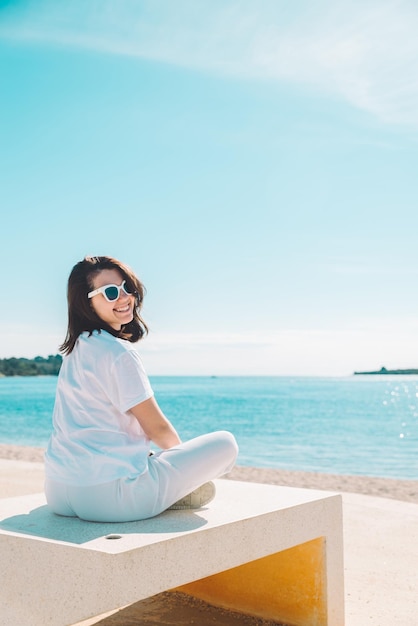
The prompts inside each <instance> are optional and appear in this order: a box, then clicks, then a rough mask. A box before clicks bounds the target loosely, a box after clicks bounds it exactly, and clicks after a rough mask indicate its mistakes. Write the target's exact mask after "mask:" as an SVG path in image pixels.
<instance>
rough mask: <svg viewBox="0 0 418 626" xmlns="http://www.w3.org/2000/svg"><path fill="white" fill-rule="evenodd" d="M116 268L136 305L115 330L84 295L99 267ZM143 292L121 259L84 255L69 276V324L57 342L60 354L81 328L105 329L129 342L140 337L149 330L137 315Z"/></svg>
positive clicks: (71, 345)
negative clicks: (59, 343)
mask: <svg viewBox="0 0 418 626" xmlns="http://www.w3.org/2000/svg"><path fill="white" fill-rule="evenodd" d="M113 269H115V270H118V272H120V273H121V274H122V276H123V278H124V279H125V280H126V284H127V286H128V287H129V289H130V290H131V291H132V293H134V294H135V298H136V302H135V304H136V307H135V308H134V316H133V319H132V321H131V322H129V324H125V325H123V326H122V328H121V330H120V331H116V330H115V329H114V328H112V327H111V326H110V325H109V324H106V322H104V321H103V320H102V319H100V317H99V316H98V315H97V313H96V312H95V311H94V309H93V307H92V306H91V303H90V300H89V299H88V297H87V294H88V293H89V291H91V290H92V289H93V288H94V286H93V277H94V276H95V275H96V274H98V273H99V272H101V271H102V270H113ZM144 295H145V287H144V286H143V284H142V283H141V281H140V280H139V279H138V278H137V276H135V274H134V273H133V271H132V270H131V269H130V268H129V267H128V266H127V265H125V264H124V263H121V262H120V261H117V260H116V259H113V258H112V257H108V256H93V257H89V256H88V257H85V258H84V259H83V260H82V261H80V262H79V263H77V264H76V265H74V267H73V269H72V270H71V274H70V276H69V278H68V288H67V301H68V327H67V335H66V337H65V341H64V343H63V344H62V345H61V346H60V348H59V349H60V351H61V352H62V353H63V354H70V352H72V350H73V349H74V346H75V344H76V341H77V339H78V338H79V336H80V335H81V333H82V332H84V331H87V332H89V333H90V335H91V334H92V332H93V331H94V330H98V331H99V332H100V331H101V330H106V331H107V332H108V333H111V334H112V335H114V336H115V337H120V338H121V339H127V340H128V341H131V342H132V343H135V342H136V341H139V340H140V339H142V337H143V336H144V335H145V334H146V333H147V332H148V327H147V325H146V324H145V322H144V320H143V319H142V318H141V317H140V311H141V307H142V301H143V298H144Z"/></svg>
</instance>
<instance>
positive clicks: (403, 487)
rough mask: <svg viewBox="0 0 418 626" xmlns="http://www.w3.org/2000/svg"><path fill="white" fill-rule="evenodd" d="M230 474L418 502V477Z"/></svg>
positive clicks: (18, 449)
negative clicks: (415, 478) (408, 478)
mask: <svg viewBox="0 0 418 626" xmlns="http://www.w3.org/2000/svg"><path fill="white" fill-rule="evenodd" d="M0 459H5V460H10V461H24V462H30V463H43V460H44V450H43V448H36V447H30V446H16V445H12V444H2V443H0ZM226 478H228V479H229V480H242V481H247V482H258V483H268V484H271V485H283V486H286V487H299V488H303V489H319V490H324V491H337V492H345V493H358V494H363V495H369V496H377V497H382V498H390V499H394V500H402V501H404V502H414V503H415V504H418V480H403V479H395V478H383V477H377V476H360V475H356V476H353V475H350V476H348V475H340V474H325V473H319V472H318V473H316V472H302V471H294V470H284V469H273V468H263V467H243V466H236V467H234V469H233V470H232V471H231V472H230V473H229V474H228V476H227V477H226Z"/></svg>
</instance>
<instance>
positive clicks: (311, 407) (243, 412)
mask: <svg viewBox="0 0 418 626" xmlns="http://www.w3.org/2000/svg"><path fill="white" fill-rule="evenodd" d="M56 380H57V379H56V378H55V377H49V376H45V377H28V378H26V377H25V378H20V377H16V378H0V443H11V444H16V445H29V446H42V447H44V446H45V445H46V443H47V440H48V436H49V433H50V429H51V414H52V409H53V404H54V393H55V385H56ZM151 382H152V385H153V388H154V391H155V395H156V397H157V400H158V402H159V404H160V406H161V407H162V409H163V411H164V412H165V414H166V415H167V417H168V418H169V419H170V420H171V421H172V422H173V423H174V425H175V427H176V428H177V430H178V431H179V433H180V436H181V437H182V439H188V438H190V437H194V436H196V435H199V434H202V433H205V432H208V431H211V430H218V429H227V430H230V431H231V432H233V433H234V434H235V436H236V438H237V440H238V443H239V446H240V455H239V459H238V464H239V465H247V466H249V465H251V466H256V467H270V468H280V469H290V470H303V471H317V472H329V473H336V474H360V475H366V476H367V475H368V476H386V477H393V478H406V479H418V377H416V376H352V377H347V378H314V377H312V378H304V377H175V376H173V377H160V376H157V377H151Z"/></svg>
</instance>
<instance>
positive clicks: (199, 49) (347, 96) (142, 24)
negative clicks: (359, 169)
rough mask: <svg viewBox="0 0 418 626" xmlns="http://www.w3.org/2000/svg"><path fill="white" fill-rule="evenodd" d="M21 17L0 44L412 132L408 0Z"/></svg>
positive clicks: (148, 6)
mask: <svg viewBox="0 0 418 626" xmlns="http://www.w3.org/2000/svg"><path fill="white" fill-rule="evenodd" d="M11 6H12V5H11ZM17 7H18V9H16V11H13V10H10V11H9V12H7V10H6V11H5V12H4V13H3V19H2V25H1V26H0V36H3V37H12V38H15V39H17V38H18V39H22V40H33V41H44V42H50V43H54V44H59V45H64V46H74V47H84V48H89V49H93V50H96V51H100V52H103V53H108V54H121V55H129V56H137V57H141V58H146V59H152V60H158V61H161V62H166V63H172V64H176V65H181V66H186V67H190V68H194V69H198V70H203V71H209V72H215V73H218V74H223V75H229V76H235V77H240V78H245V79H258V80H260V79H261V80H274V81H280V82H283V81H285V82H290V83H295V84H299V85H303V86H306V87H308V88H310V89H313V90H316V91H318V92H319V93H325V94H327V95H328V96H331V97H334V98H339V99H342V100H344V101H347V102H348V103H350V104H351V105H352V106H355V107H356V108H358V109H361V110H364V111H367V112H369V113H371V114H373V115H374V116H376V117H377V118H379V119H380V120H381V121H383V122H386V123H392V124H404V125H408V126H412V127H415V128H418V76H417V72H416V66H417V60H418V38H417V37H416V32H418V5H417V4H416V3H415V2H413V0H364V1H363V2H361V3H360V2H358V3H357V2H356V3H354V2H352V1H351V0H345V1H341V2H338V3H335V2H332V1H331V0H316V1H315V2H308V1H302V2H298V3H287V2H277V0H264V1H263V2H259V3H254V2H253V1H249V0H240V1H239V2H237V1H232V0H231V1H225V0H222V1H220V0H211V1H210V2H209V1H207V0H177V1H176V2H172V0H144V1H142V2H141V1H139V0H136V1H134V0H125V1H124V2H120V1H119V0H108V1H107V2H103V1H101V2H98V1H97V0H92V1H89V2H88V3H86V2H84V1H82V0H72V2H67V3H64V2H57V1H56V0H44V1H43V2H39V1H37V2H26V3H18V4H17ZM5 18H6V19H5ZM7 18H8V19H7Z"/></svg>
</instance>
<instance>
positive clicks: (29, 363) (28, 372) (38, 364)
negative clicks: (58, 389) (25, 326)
mask: <svg viewBox="0 0 418 626" xmlns="http://www.w3.org/2000/svg"><path fill="white" fill-rule="evenodd" d="M61 363H62V356H61V355H60V354H55V355H52V354H50V355H49V357H48V358H47V359H45V358H44V357H42V356H36V357H35V358H34V359H24V358H19V359H18V358H16V357H12V358H11V359H0V376H57V375H58V372H59V371H60V367H61Z"/></svg>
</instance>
